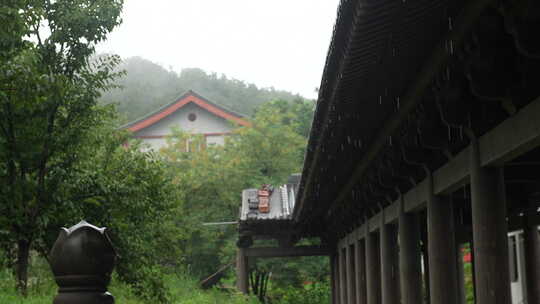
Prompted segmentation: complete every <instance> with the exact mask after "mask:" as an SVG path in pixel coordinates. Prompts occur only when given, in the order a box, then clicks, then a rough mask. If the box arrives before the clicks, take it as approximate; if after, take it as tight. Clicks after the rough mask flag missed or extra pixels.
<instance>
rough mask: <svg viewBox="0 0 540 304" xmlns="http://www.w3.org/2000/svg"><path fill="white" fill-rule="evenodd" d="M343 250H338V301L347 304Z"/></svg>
mask: <svg viewBox="0 0 540 304" xmlns="http://www.w3.org/2000/svg"><path fill="white" fill-rule="evenodd" d="M345 251H346V250H345V248H340V249H339V282H340V284H339V300H340V303H341V304H347V266H346V262H347V261H346V260H345V254H346V253H345Z"/></svg>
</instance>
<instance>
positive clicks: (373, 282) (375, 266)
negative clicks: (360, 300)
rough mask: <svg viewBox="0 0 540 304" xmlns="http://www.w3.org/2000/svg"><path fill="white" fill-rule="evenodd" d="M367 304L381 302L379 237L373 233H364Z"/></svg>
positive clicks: (378, 303) (379, 303)
mask: <svg viewBox="0 0 540 304" xmlns="http://www.w3.org/2000/svg"><path fill="white" fill-rule="evenodd" d="M366 277H367V283H366V286H367V304H381V267H380V250H379V238H378V236H377V234H375V233H369V232H368V233H367V234H366Z"/></svg>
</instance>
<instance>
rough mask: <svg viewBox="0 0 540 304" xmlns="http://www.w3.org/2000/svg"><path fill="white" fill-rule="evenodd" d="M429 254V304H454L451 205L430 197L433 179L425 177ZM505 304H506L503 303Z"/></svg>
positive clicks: (453, 240)
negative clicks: (427, 189)
mask: <svg viewBox="0 0 540 304" xmlns="http://www.w3.org/2000/svg"><path fill="white" fill-rule="evenodd" d="M428 180H429V184H430V187H429V189H430V193H431V194H430V195H429V198H428V204H427V211H428V252H429V288H430V303H431V304H456V303H457V301H458V300H457V294H458V290H457V275H456V270H457V269H456V245H455V229H454V215H453V211H452V209H453V208H452V201H451V199H450V198H449V197H442V196H436V195H434V194H433V179H432V177H431V176H430V177H428ZM506 304H508V303H506Z"/></svg>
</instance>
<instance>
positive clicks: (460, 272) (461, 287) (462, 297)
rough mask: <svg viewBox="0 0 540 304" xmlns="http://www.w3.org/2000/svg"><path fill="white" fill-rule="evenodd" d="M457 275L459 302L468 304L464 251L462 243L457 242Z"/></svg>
mask: <svg viewBox="0 0 540 304" xmlns="http://www.w3.org/2000/svg"><path fill="white" fill-rule="evenodd" d="M456 245H457V248H456V267H457V268H456V275H457V287H458V303H459V304H466V303H467V302H466V301H467V295H466V292H465V266H464V265H463V252H462V251H461V249H462V246H461V244H456Z"/></svg>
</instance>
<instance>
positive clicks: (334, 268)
mask: <svg viewBox="0 0 540 304" xmlns="http://www.w3.org/2000/svg"><path fill="white" fill-rule="evenodd" d="M329 258H330V283H331V284H332V286H331V288H332V304H338V303H339V299H338V298H339V291H338V290H339V287H338V285H339V282H338V281H339V273H338V265H337V263H336V260H337V256H336V255H335V254H332V255H330V256H329Z"/></svg>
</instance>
